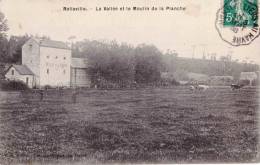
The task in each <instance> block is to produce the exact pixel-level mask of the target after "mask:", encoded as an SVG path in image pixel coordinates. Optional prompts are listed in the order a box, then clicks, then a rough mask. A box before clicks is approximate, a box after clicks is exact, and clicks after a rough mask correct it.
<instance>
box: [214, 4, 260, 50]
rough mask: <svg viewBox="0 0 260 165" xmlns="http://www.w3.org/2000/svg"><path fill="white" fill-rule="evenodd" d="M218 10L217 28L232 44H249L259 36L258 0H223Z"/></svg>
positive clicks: (225, 39)
mask: <svg viewBox="0 0 260 165" xmlns="http://www.w3.org/2000/svg"><path fill="white" fill-rule="evenodd" d="M223 1H224V2H223V3H224V5H223V7H222V8H221V9H219V10H218V12H217V18H216V24H215V25H216V29H217V31H218V33H219V36H220V37H221V39H222V40H224V41H225V42H227V43H229V44H230V45H232V46H241V45H249V44H250V43H251V42H252V41H253V40H254V39H256V38H257V37H258V36H259V32H260V29H259V20H258V18H259V12H258V11H259V3H258V0H223Z"/></svg>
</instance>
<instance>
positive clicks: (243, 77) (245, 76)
mask: <svg viewBox="0 0 260 165" xmlns="http://www.w3.org/2000/svg"><path fill="white" fill-rule="evenodd" d="M257 78H258V77H257V73H256V72H241V74H240V79H239V80H240V81H249V85H252V82H253V81H254V80H257Z"/></svg>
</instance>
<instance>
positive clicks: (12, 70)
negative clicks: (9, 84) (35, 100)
mask: <svg viewBox="0 0 260 165" xmlns="http://www.w3.org/2000/svg"><path fill="white" fill-rule="evenodd" d="M5 77H6V79H7V80H15V81H23V82H25V83H26V84H27V85H28V87H30V88H32V87H33V86H32V85H33V82H34V81H35V80H34V74H33V72H32V71H31V70H30V69H29V68H28V67H27V66H25V65H11V66H10V67H9V68H8V71H7V72H6V74H5Z"/></svg>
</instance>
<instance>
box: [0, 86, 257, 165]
mask: <svg viewBox="0 0 260 165" xmlns="http://www.w3.org/2000/svg"><path fill="white" fill-rule="evenodd" d="M257 93H258V89H256V88H249V87H248V88H243V89H242V90H240V91H231V90H230V89H229V88H228V87H216V88H210V89H209V90H207V91H204V92H200V91H196V92H192V91H190V90H188V88H187V87H176V88H172V89H141V90H108V91H105V90H81V91H80V93H79V95H78V96H77V102H76V103H73V101H72V99H71V91H70V90H64V91H62V93H61V92H55V91H47V92H46V93H45V95H44V97H43V100H42V101H41V100H40V95H39V93H33V92H21V93H20V92H4V91H1V92H0V160H1V161H2V162H17V161H21V162H28V161H30V162H35V161H40V162H42V161H45V162H53V161H54V162H55V161H71V162H82V161H86V162H90V163H104V162H106V163H115V162H117V163H126V162H127V163H143V162H145V163H158V162H160V163H176V162H179V163H181V162H186V163H197V162H254V161H257V145H258V143H257V137H258V134H257V132H258V127H257V120H258V115H257V110H258V99H259V96H258V94H257Z"/></svg>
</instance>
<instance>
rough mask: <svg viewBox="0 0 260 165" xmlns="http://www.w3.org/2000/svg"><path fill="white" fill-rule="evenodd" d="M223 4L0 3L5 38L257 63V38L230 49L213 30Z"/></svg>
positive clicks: (187, 0) (217, 0)
mask: <svg viewBox="0 0 260 165" xmlns="http://www.w3.org/2000/svg"><path fill="white" fill-rule="evenodd" d="M222 1H223V0H214V1H212V0H211V1H209V0H164V1H161V0H2V1H1V2H0V10H1V11H2V12H3V13H4V14H5V16H6V18H7V19H8V24H9V27H10V30H9V32H8V34H9V35H23V34H25V33H28V34H39V35H48V36H50V37H51V38H52V39H53V40H61V41H67V40H68V37H69V36H76V37H77V38H76V40H81V39H85V38H86V39H91V40H92V39H106V40H117V41H118V42H127V43H129V44H132V45H137V44H140V43H148V44H154V45H155V46H157V47H158V48H159V49H160V50H162V51H165V50H167V49H172V50H176V52H178V53H179V56H184V57H191V56H192V54H193V47H194V48H195V51H194V52H195V53H194V54H195V57H197V58H201V57H202V54H203V51H205V53H214V52H215V53H216V54H217V55H218V56H221V55H225V54H227V53H228V52H233V55H232V58H233V59H240V60H241V61H242V60H243V59H245V58H247V59H249V61H250V60H254V61H255V62H256V63H258V64H260V38H257V39H256V40H254V41H253V43H251V44H250V45H249V46H240V47H233V46H230V45H228V44H227V43H225V42H224V41H222V40H221V38H220V37H219V35H218V33H217V30H216V29H215V19H216V12H217V10H218V9H219V8H220V7H221V5H222ZM63 6H66V7H70V6H71V7H86V8H88V9H89V11H81V12H73V11H70V12H65V11H62V7H63ZM104 6H118V7H121V6H129V7H133V6H137V7H143V6H144V7H152V6H157V7H158V6H163V7H166V6H184V7H186V8H187V10H186V11H161V12H158V11H157V12H152V11H132V12H129V11H111V12H107V11H102V12H98V11H96V9H95V8H96V7H104Z"/></svg>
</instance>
